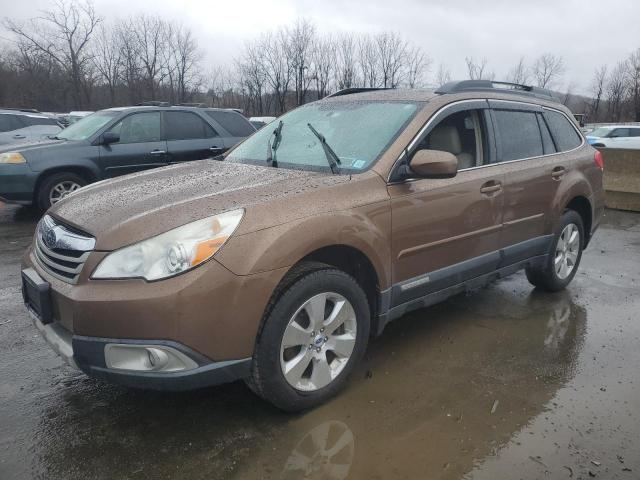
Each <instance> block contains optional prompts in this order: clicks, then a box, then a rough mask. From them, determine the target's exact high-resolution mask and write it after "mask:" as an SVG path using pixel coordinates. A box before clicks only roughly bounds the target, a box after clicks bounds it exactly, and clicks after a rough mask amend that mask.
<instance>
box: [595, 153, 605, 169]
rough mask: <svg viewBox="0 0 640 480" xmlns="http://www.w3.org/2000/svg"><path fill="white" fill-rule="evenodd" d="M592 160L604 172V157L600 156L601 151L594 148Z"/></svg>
mask: <svg viewBox="0 0 640 480" xmlns="http://www.w3.org/2000/svg"><path fill="white" fill-rule="evenodd" d="M593 161H594V162H596V166H597V167H598V168H599V169H600V170H602V171H603V172H604V158H603V157H602V152H601V151H600V150H596V153H595V155H594V156H593Z"/></svg>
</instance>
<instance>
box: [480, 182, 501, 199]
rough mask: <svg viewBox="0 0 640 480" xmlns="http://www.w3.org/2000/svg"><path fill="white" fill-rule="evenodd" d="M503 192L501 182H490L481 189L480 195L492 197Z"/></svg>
mask: <svg viewBox="0 0 640 480" xmlns="http://www.w3.org/2000/svg"><path fill="white" fill-rule="evenodd" d="M500 190H502V184H501V183H500V182H496V181H495V180H491V181H488V182H487V183H485V184H483V185H482V187H480V193H482V194H483V195H489V196H490V195H491V194H493V193H497V192H499V191H500Z"/></svg>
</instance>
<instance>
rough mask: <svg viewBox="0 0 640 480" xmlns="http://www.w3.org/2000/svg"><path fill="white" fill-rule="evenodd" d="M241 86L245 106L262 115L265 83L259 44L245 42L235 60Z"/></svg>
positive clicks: (263, 64) (265, 78)
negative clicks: (245, 102)
mask: <svg viewBox="0 0 640 480" xmlns="http://www.w3.org/2000/svg"><path fill="white" fill-rule="evenodd" d="M236 67H237V70H238V73H239V75H240V83H241V86H242V87H243V88H244V89H245V91H246V93H247V96H248V99H247V100H248V101H247V106H248V107H249V108H251V109H252V110H253V111H255V112H256V113H258V114H259V115H262V114H263V113H264V103H263V100H264V99H263V95H264V93H265V92H264V88H265V84H266V82H267V75H266V71H265V63H264V57H263V55H262V50H261V48H260V44H259V42H255V41H254V42H247V43H246V44H245V48H244V52H243V54H242V57H240V59H238V60H236Z"/></svg>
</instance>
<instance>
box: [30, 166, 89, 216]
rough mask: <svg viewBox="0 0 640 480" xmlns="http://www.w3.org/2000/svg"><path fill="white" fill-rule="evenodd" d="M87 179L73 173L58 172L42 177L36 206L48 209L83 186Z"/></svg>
mask: <svg viewBox="0 0 640 480" xmlns="http://www.w3.org/2000/svg"><path fill="white" fill-rule="evenodd" d="M86 184H87V181H86V180H85V179H84V178H82V177H81V176H80V175H77V174H75V173H70V172H69V173H68V172H60V173H54V174H53V175H51V176H49V177H47V178H45V179H44V181H43V182H42V184H41V185H40V190H39V191H38V207H40V209H41V210H43V211H45V210H48V209H49V207H51V206H53V205H55V204H56V203H58V202H59V201H61V200H63V199H65V198H66V197H68V196H69V195H71V194H72V193H74V192H76V191H77V190H79V189H80V188H82V187H84V186H85V185H86Z"/></svg>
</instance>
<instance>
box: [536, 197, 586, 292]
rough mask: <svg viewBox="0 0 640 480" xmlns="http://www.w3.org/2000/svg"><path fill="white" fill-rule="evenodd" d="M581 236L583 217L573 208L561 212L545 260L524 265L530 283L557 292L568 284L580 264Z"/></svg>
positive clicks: (582, 237) (582, 243)
mask: <svg viewBox="0 0 640 480" xmlns="http://www.w3.org/2000/svg"><path fill="white" fill-rule="evenodd" d="M584 238H585V236H584V224H583V222H582V217H581V216H580V215H579V214H578V213H577V212H575V211H573V210H567V211H566V212H564V214H563V215H562V218H561V219H560V225H559V227H558V231H557V232H556V235H555V236H554V238H553V241H552V242H551V249H550V250H549V254H548V255H547V260H546V261H545V262H544V264H542V265H536V266H528V267H527V269H526V273H527V279H528V280H529V282H530V283H531V284H532V285H534V286H535V287H538V288H540V289H542V290H547V291H549V292H557V291H559V290H562V289H563V288H565V287H566V286H567V285H569V283H570V282H571V280H573V277H574V276H575V275H576V272H577V270H578V266H579V265H580V259H581V258H582V248H583V245H584Z"/></svg>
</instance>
